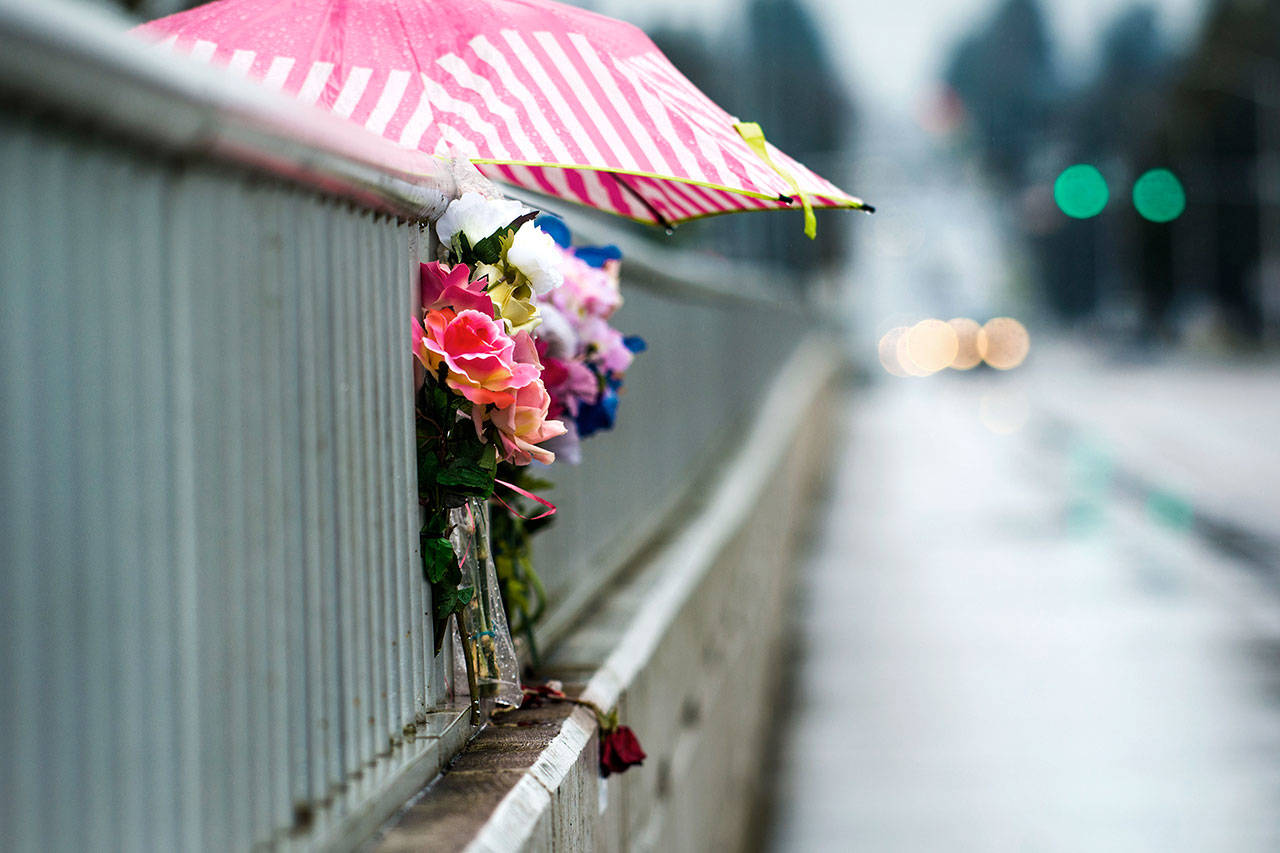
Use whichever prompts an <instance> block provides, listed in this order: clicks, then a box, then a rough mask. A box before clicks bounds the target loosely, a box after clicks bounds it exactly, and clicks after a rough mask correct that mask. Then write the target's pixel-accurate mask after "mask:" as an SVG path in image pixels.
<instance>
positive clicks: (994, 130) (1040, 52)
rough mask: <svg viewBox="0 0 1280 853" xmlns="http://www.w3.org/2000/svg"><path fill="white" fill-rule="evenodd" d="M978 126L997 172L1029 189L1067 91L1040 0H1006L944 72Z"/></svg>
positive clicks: (976, 134) (1005, 181)
mask: <svg viewBox="0 0 1280 853" xmlns="http://www.w3.org/2000/svg"><path fill="white" fill-rule="evenodd" d="M944 80H945V82H946V84H947V85H948V86H949V87H950V88H951V90H952V91H954V92H955V94H956V95H957V96H959V98H960V101H961V103H962V104H963V106H964V109H965V111H966V113H967V114H968V116H969V118H970V121H971V122H972V123H973V125H974V126H973V127H971V129H970V132H971V134H972V137H973V141H974V143H975V144H976V146H977V148H978V149H979V151H980V153H981V154H982V157H983V162H984V164H985V165H986V167H987V168H988V170H989V171H990V172H991V174H992V175H993V176H994V177H995V178H996V179H997V180H998V181H999V182H1000V183H1001V184H1002V185H1003V186H1004V187H1005V188H1006V189H1011V188H1016V187H1019V186H1021V185H1022V184H1023V183H1024V182H1025V181H1026V179H1027V177H1028V175H1027V166H1028V161H1029V160H1030V158H1031V156H1032V154H1033V152H1034V150H1035V147H1036V145H1037V144H1038V143H1039V142H1040V140H1041V139H1042V138H1043V134H1044V132H1045V129H1046V125H1047V123H1048V121H1049V119H1050V117H1051V110H1052V107H1053V105H1054V101H1055V99H1056V98H1057V96H1058V93H1059V81H1058V79H1057V76H1056V73H1055V71H1054V65H1053V56H1052V50H1051V46H1050V41H1049V36H1048V31H1047V29H1046V27H1045V22H1044V15H1043V13H1042V12H1041V10H1040V5H1039V3H1037V2H1036V0H1005V2H1004V3H1003V5H1001V6H1000V8H999V9H998V10H997V11H996V14H995V16H994V17H993V18H992V19H991V20H990V21H989V22H987V23H986V24H985V25H984V26H980V27H979V28H978V29H976V30H975V31H974V32H973V33H972V34H970V35H969V36H968V37H966V38H965V39H963V40H962V41H961V42H960V44H959V45H958V46H957V48H956V49H955V51H954V53H953V54H952V57H951V60H950V62H949V63H948V64H947V70H946V72H945V74H944Z"/></svg>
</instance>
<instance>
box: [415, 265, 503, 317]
mask: <svg viewBox="0 0 1280 853" xmlns="http://www.w3.org/2000/svg"><path fill="white" fill-rule="evenodd" d="M420 266H421V276H420V287H421V288H422V310H423V311H435V310H438V309H440V308H452V309H453V310H455V311H468V310H469V311H479V312H480V313H481V314H484V315H486V316H488V317H492V316H493V300H492V299H490V298H489V294H488V293H486V292H485V288H486V286H487V285H488V281H489V280H488V278H486V277H484V276H481V277H480V278H479V279H477V280H476V281H468V280H467V279H468V277H469V276H470V275H471V268H470V267H468V266H467V265H466V264H455V265H454V267H453V268H452V269H450V268H448V267H445V266H442V265H440V264H439V263H437V262H436V261H432V262H431V263H429V264H420Z"/></svg>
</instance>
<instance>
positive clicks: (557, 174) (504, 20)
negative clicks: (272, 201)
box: [139, 0, 867, 236]
mask: <svg viewBox="0 0 1280 853" xmlns="http://www.w3.org/2000/svg"><path fill="white" fill-rule="evenodd" d="M139 29H140V30H141V32H142V33H144V34H146V35H147V36H148V37H150V38H153V39H155V40H157V41H159V43H160V45H161V46H163V47H165V48H168V49H173V50H177V51H181V52H184V53H188V54H190V55H191V56H193V57H195V58H197V59H202V60H205V61H209V62H214V63H220V64H224V65H226V66H227V67H228V68H230V69H232V70H233V71H237V72H239V73H242V74H246V75H248V76H250V77H252V78H256V79H258V80H261V81H262V82H263V83H264V84H265V85H267V86H269V87H272V88H275V89H279V90H282V91H284V92H287V93H289V94H292V95H294V96H295V97H297V98H298V99H300V100H302V101H305V102H309V103H314V104H318V105H321V106H324V107H326V108H328V109H330V110H332V111H333V112H335V113H337V114H339V115H341V116H343V117H345V118H348V119H350V120H352V121H355V122H358V123H360V124H362V125H364V126H365V127H366V128H368V129H369V130H371V131H373V132H375V133H378V134H381V135H382V136H384V137H386V138H388V139H390V140H392V141H394V142H397V143H399V144H400V145H402V146H405V147H409V148H418V149H421V150H423V151H427V152H429V153H434V154H439V155H452V156H459V157H466V158H468V159H470V160H471V161H472V162H473V163H475V164H476V166H477V167H478V168H479V169H480V171H482V172H483V173H485V174H486V175H488V176H489V177H492V178H495V179H499V180H503V181H507V182H509V183H511V184H515V185H517V186H520V187H525V188H527V189H530V190H534V191H537V192H541V193H545V194H547V195H551V196H555V197H558V198H562V199H567V200H569V201H573V202H577V203H580V204H585V205H589V206H591V207H595V208H598V209H601V210H606V211H609V212H610V213H615V214H618V215H620V216H625V217H628V218H630V219H635V220H638V221H641V222H651V223H659V224H663V225H671V224H674V223H678V222H681V221H684V220H690V219H697V218H700V217H703V216H711V215H715V214H720V213H735V212H739V211H746V210H761V209H778V208H787V207H791V206H793V205H796V204H799V205H801V206H803V207H804V209H805V213H806V230H807V231H809V232H811V231H812V224H813V223H812V212H811V210H810V207H811V206H814V207H844V208H855V209H859V208H860V209H867V206H866V205H864V204H863V203H862V202H861V201H860V200H859V199H857V198H854V197H853V196H850V195H848V194H847V193H845V192H844V191H842V190H840V189H839V188H838V187H836V186H835V185H834V184H832V183H830V182H829V181H826V180H824V179H823V178H821V177H819V176H818V175H816V174H814V173H813V172H812V171H810V170H809V169H807V168H805V167H804V166H803V165H801V164H800V163H798V162H796V161H795V160H793V159H791V158H790V157H788V156H787V155H785V154H783V153H782V152H781V151H779V150H778V149H777V148H774V147H773V146H772V145H770V144H769V143H768V142H767V141H765V139H764V136H763V134H762V133H761V132H760V128H759V127H758V126H756V125H754V124H750V123H745V122H739V121H738V120H737V119H736V118H735V117H734V116H731V115H730V114H729V113H727V112H725V111H724V110H723V109H721V108H720V107H719V106H718V105H716V104H715V103H714V102H712V101H711V99H710V98H708V97H707V96H706V95H705V94H703V93H702V92H701V91H700V90H699V89H698V88H697V87H696V86H694V85H693V84H692V83H690V82H689V81H688V80H687V79H686V78H685V77H684V75H682V74H681V73H680V72H679V71H677V70H676V68H675V66H673V65H672V64H671V63H670V62H669V61H668V60H667V58H666V57H665V56H663V55H662V53H661V51H659V50H658V48H657V47H656V46H655V45H654V44H653V42H652V41H650V40H649V38H648V37H647V36H645V35H644V33H642V32H641V31H640V30H638V29H636V28H635V27H633V26H631V25H630V24H626V23H623V22H621V21H617V20H614V19H612V18H606V17H604V16H601V15H597V14H594V13H592V12H587V11H584V10H582V9H576V8H573V7H570V6H565V5H562V4H559V3H554V2H550V0H221V2H216V3H210V4H208V5H206V6H201V7H198V8H196V9H192V10H191V11H188V12H181V13H179V14H176V15H171V16H169V17H166V18H161V19H159V20H156V21H152V22H150V23H148V24H144V25H143V26H142V27H140V28H139ZM802 118H803V117H797V119H798V120H800V119H802ZM810 236H812V233H810Z"/></svg>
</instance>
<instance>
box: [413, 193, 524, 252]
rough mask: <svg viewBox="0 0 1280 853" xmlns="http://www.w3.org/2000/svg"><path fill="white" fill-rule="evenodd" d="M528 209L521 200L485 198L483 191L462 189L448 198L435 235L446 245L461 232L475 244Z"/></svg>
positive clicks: (437, 223) (450, 243)
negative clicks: (449, 200) (456, 195)
mask: <svg viewBox="0 0 1280 853" xmlns="http://www.w3.org/2000/svg"><path fill="white" fill-rule="evenodd" d="M527 212H528V211H527V209H526V208H525V206H524V205H523V204H521V203H520V202H518V201H510V200H508V199H493V198H485V197H484V196H482V195H480V193H463V194H462V196H461V197H460V198H456V199H454V200H453V201H451V202H449V206H448V207H447V208H445V211H444V215H443V216H441V217H440V218H439V219H437V220H436V235H437V236H439V237H440V242H441V243H443V244H444V245H446V246H449V245H452V244H453V238H454V237H455V236H456V235H457V234H458V232H462V233H463V234H465V235H467V242H468V243H470V244H471V245H472V246H474V245H475V244H476V243H479V242H480V241H481V240H483V239H484V238H486V237H488V236H489V235H491V234H493V232H495V231H497V230H498V229H499V228H505V227H506V226H508V225H510V224H511V223H512V222H514V221H515V220H517V219H519V218H520V217H521V216H523V215H524V214H525V213H527Z"/></svg>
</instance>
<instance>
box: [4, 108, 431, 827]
mask: <svg viewBox="0 0 1280 853" xmlns="http://www.w3.org/2000/svg"><path fill="white" fill-rule="evenodd" d="M0 163H2V164H3V169H4V174H5V175H6V176H8V180H7V181H6V192H5V195H4V200H3V203H0V235H3V238H2V239H3V245H4V252H3V255H4V262H3V270H4V273H3V274H4V286H3V288H2V289H0V317H2V318H3V320H2V321H0V322H3V324H4V334H3V342H0V347H2V348H3V370H0V423H2V425H0V442H3V449H2V450H0V458H2V459H3V465H0V472H2V473H0V476H3V480H2V481H0V482H2V483H3V485H2V486H0V507H3V512H0V525H3V534H0V541H2V542H3V553H4V571H3V572H2V573H0V586H2V587H3V589H2V591H0V630H2V631H3V644H4V654H3V655H2V656H0V684H3V685H4V687H3V690H0V739H2V740H3V743H4V746H3V748H0V761H2V762H3V763H4V770H3V772H2V773H0V846H3V847H4V848H5V849H20V850H28V849H30V850H36V849H42V850H47V849H89V848H92V849H129V850H139V849H167V850H176V849H191V850H195V849H210V850H226V849H245V848H247V847H250V846H252V845H256V844H261V843H264V842H268V841H281V840H284V839H285V838H286V837H288V834H289V833H290V832H291V831H292V832H294V833H295V836H294V837H297V838H299V839H305V838H308V837H313V838H318V837H319V836H318V835H317V836H308V835H307V832H308V831H315V829H316V827H320V828H321V829H323V830H328V829H329V828H331V827H337V826H338V825H339V824H340V823H341V820H342V817H343V814H344V813H346V812H349V811H353V810H355V809H357V808H358V807H359V806H361V805H362V803H363V801H364V800H365V799H366V797H367V796H369V795H371V794H373V793H374V792H376V790H377V789H378V787H379V785H380V784H381V783H382V782H384V781H386V780H387V779H388V778H390V776H391V775H393V774H395V773H396V772H397V771H398V770H401V769H403V768H404V767H405V766H407V765H411V764H413V763H414V762H415V761H416V760H417V759H418V758H419V757H420V756H421V755H422V754H423V753H424V750H426V749H427V748H428V747H429V746H431V745H432V744H431V738H430V737H429V736H428V735H429V734H430V732H429V731H427V730H426V729H427V726H428V724H429V723H431V722H433V720H432V719H429V717H428V710H429V709H430V708H432V707H434V706H435V705H437V704H438V701H439V698H440V697H439V695H438V689H437V682H438V679H436V678H435V677H434V675H433V673H432V671H431V662H432V660H433V650H432V648H431V639H430V631H429V626H430V621H429V619H428V618H427V617H426V616H425V611H426V609H427V606H428V602H427V601H426V593H425V589H424V587H423V585H422V583H421V569H420V567H419V562H418V557H417V553H416V542H417V535H416V509H417V506H416V479H415V477H414V473H413V471H414V469H413V459H414V451H413V447H412V443H411V442H412V413H411V411H410V407H409V406H410V401H411V399H412V397H411V382H412V378H411V363H410V356H409V351H408V348H407V347H406V346H405V335H404V322H403V321H404V318H406V317H408V316H410V313H411V306H410V302H409V300H410V298H411V294H412V292H413V289H414V288H413V287H412V282H413V279H412V274H413V273H414V272H416V269H417V254H418V245H419V242H420V237H419V234H418V227H417V226H415V225H409V224H400V223H397V222H396V221H394V220H389V219H387V218H385V217H383V216H381V215H379V214H371V213H368V212H364V211H360V210H357V209H354V208H352V207H351V206H350V205H348V204H346V203H343V202H339V201H335V200H329V199H323V198H320V197H317V196H314V195H311V194H308V193H306V192H303V191H301V190H297V189H293V188H290V187H288V186H286V185H283V184H280V183H276V182H271V181H263V180H248V179H246V178H245V177H244V176H242V175H238V174H235V173H230V172H222V171H219V170H218V169H217V168H216V167H213V166H185V167H179V166H176V165H171V164H161V163H157V162H155V161H154V160H149V159H148V158H146V157H139V156H136V152H126V151H123V150H115V149H113V148H112V147H111V146H110V145H108V144H105V143H104V142H103V141H102V140H100V139H97V138H88V139H84V138H79V139H77V138H72V137H71V135H69V134H68V133H66V132H65V129H63V128H52V127H46V126H44V125H42V124H41V123H39V122H38V121H36V120H32V119H24V118H15V117H14V116H13V115H4V116H3V117H2V118H0ZM420 726H421V727H423V730H422V731H419V727H420Z"/></svg>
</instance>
